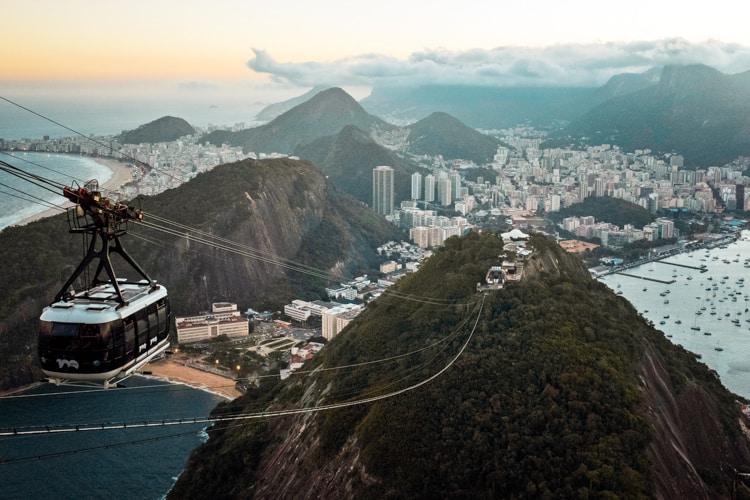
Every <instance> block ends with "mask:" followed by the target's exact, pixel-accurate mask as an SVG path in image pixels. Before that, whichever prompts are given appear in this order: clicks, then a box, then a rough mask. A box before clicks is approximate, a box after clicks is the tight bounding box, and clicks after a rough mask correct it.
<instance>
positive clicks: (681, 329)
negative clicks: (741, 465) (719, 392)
mask: <svg viewBox="0 0 750 500" xmlns="http://www.w3.org/2000/svg"><path fill="white" fill-rule="evenodd" d="M701 266H705V272H701V271H700V270H699V269H695V268H700V267H701ZM625 272H626V273H627V274H630V275H635V276H639V277H641V278H648V279H639V278H635V277H632V276H624V275H622V274H610V275H607V276H604V277H602V278H600V279H601V281H602V282H603V283H605V284H606V285H607V286H609V287H610V288H611V289H612V290H613V291H615V292H616V293H618V294H620V295H621V296H623V297H625V298H626V299H627V300H628V301H629V302H630V303H631V304H633V306H634V307H635V308H636V309H637V310H638V311H639V312H640V313H641V314H642V315H643V316H644V317H645V318H646V319H648V320H650V321H652V322H653V323H654V326H655V327H656V328H657V329H659V330H661V331H662V332H663V333H664V335H666V336H667V337H668V338H669V339H670V340H671V341H672V342H673V343H675V344H678V345H681V346H682V347H684V348H685V349H687V350H689V351H691V352H694V353H696V354H698V355H700V361H701V362H703V363H705V364H706V365H707V366H708V367H709V368H711V369H713V370H715V371H716V373H717V374H718V375H719V378H720V379H721V381H722V383H723V384H724V386H726V387H727V388H728V389H729V390H731V391H732V392H734V393H735V394H738V395H740V396H743V397H746V398H750V232H748V231H743V232H742V237H741V238H740V239H738V240H737V241H736V242H734V243H730V244H728V245H723V246H721V247H717V248H713V249H699V250H694V251H692V252H689V253H682V254H678V255H675V256H672V257H669V258H666V259H664V260H661V261H653V262H650V263H647V264H643V265H641V266H638V267H633V268H630V269H628V270H627V271H625ZM651 280H660V281H662V282H668V283H659V282H657V281H651Z"/></svg>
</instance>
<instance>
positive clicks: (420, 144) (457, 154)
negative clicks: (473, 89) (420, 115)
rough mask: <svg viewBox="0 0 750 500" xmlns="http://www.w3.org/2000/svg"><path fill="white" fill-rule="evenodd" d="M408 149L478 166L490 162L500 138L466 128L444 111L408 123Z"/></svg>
mask: <svg viewBox="0 0 750 500" xmlns="http://www.w3.org/2000/svg"><path fill="white" fill-rule="evenodd" d="M407 128H408V130H409V136H408V137H407V141H408V151H409V152H410V153H412V154H418V155H419V154H428V155H433V156H434V155H438V154H439V155H442V156H443V158H445V159H446V160H454V159H464V160H471V161H473V162H474V163H476V164H477V165H484V164H486V163H489V162H490V161H492V158H493V157H494V156H495V153H496V152H497V147H498V146H499V145H500V144H501V142H500V140H499V139H497V138H495V137H492V136H489V135H484V134H481V133H479V132H477V131H476V130H475V129H473V128H469V127H467V126H466V125H464V124H463V123H461V121H460V120H458V119H456V118H454V117H452V116H450V115H449V114H447V113H432V114H431V115H430V116H428V117H427V118H424V119H422V120H420V121H418V122H417V123H414V124H413V125H409V126H408V127H407Z"/></svg>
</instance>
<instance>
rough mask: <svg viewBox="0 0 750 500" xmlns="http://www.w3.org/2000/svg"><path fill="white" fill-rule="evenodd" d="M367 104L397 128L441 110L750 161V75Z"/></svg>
mask: <svg viewBox="0 0 750 500" xmlns="http://www.w3.org/2000/svg"><path fill="white" fill-rule="evenodd" d="M361 104H362V106H363V107H364V108H365V109H367V110H368V111H369V112H370V113H373V114H375V115H377V116H381V117H383V118H385V119H388V120H391V121H394V122H402V123H408V122H413V121H416V120H420V119H422V118H424V117H426V116H428V115H429V114H431V113H434V112H437V111H442V112H446V113H449V114H450V115H452V116H453V117H455V118H457V119H459V120H461V121H462V122H463V123H465V124H466V125H467V126H470V127H474V128H479V129H500V128H508V127H514V126H517V125H519V124H529V125H533V126H536V127H541V128H546V129H548V130H550V132H551V137H553V138H555V139H559V140H563V141H566V140H567V141H570V142H588V143H589V144H600V143H612V144H617V145H619V146H621V147H623V148H624V149H626V150H634V149H651V150H653V151H655V152H661V153H669V152H673V151H674V152H679V153H680V154H682V155H683V156H684V157H685V161H686V166H687V167H688V168H692V167H705V166H709V165H721V164H724V163H726V162H728V161H731V160H733V159H735V158H737V156H739V155H750V71H748V72H745V73H740V74H737V75H725V74H722V73H720V72H719V71H717V70H715V69H712V68H709V67H708V66H704V65H688V66H667V67H664V68H663V69H662V68H654V69H651V70H649V71H647V72H645V73H641V74H621V75H616V76H614V77H612V78H611V79H610V80H609V81H608V82H607V83H606V84H605V85H603V86H602V87H598V88H563V87H556V88H541V87H540V88H488V87H469V86H437V85H436V86H423V87H418V88H376V89H373V92H372V94H371V95H370V96H369V97H367V98H365V99H363V100H362V102H361ZM561 124H568V125H567V126H566V127H564V128H561V127H560V125H561Z"/></svg>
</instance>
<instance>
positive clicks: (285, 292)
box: [0, 159, 400, 388]
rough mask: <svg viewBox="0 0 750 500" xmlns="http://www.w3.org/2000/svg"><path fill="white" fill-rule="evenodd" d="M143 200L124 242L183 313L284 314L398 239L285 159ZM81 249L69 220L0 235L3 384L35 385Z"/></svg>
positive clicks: (306, 168)
mask: <svg viewBox="0 0 750 500" xmlns="http://www.w3.org/2000/svg"><path fill="white" fill-rule="evenodd" d="M138 203H139V204H140V207H141V208H142V209H143V210H144V211H145V217H144V223H143V224H130V226H129V228H128V234H127V235H126V236H124V237H123V238H122V241H123V245H124V246H125V248H126V249H127V250H128V252H129V253H130V254H131V255H132V256H133V257H134V258H135V260H136V261H137V262H138V263H139V264H140V265H141V266H142V267H143V268H144V269H145V270H146V272H147V273H148V274H149V275H150V276H151V277H152V278H154V279H156V280H158V281H159V282H160V283H162V284H164V285H165V286H166V287H167V289H168V290H169V294H170V301H171V304H172V310H173V312H174V314H176V315H190V314H195V313H197V312H198V311H201V310H207V309H208V308H209V307H210V303H211V302H219V301H230V302H235V303H237V304H238V305H239V306H240V307H241V308H246V307H249V306H252V307H254V308H256V309H258V308H269V309H270V308H273V310H277V309H278V308H279V307H280V306H282V305H283V304H284V303H285V302H286V301H289V300H291V299H293V298H300V297H305V298H308V299H316V298H319V297H320V296H321V295H322V294H323V293H324V290H323V289H324V287H325V286H326V285H327V284H329V280H330V282H334V283H335V282H336V281H337V280H341V279H348V278H351V277H353V276H356V275H359V274H360V273H367V272H369V270H370V269H371V268H376V263H375V262H374V260H375V258H376V248H377V247H378V246H379V245H381V244H382V243H383V242H385V241H388V240H391V239H398V238H400V234H399V233H398V231H397V230H396V229H395V227H394V226H393V225H392V224H390V223H388V222H387V221H385V219H383V218H382V217H378V216H377V215H375V214H374V213H373V212H371V211H370V210H369V209H367V207H365V206H363V205H362V204H361V203H360V202H358V201H356V200H354V199H353V198H351V197H349V196H347V195H344V194H343V193H340V192H338V191H337V190H336V189H335V188H334V187H332V186H331V184H330V183H329V182H328V181H327V180H326V178H325V176H324V175H323V173H322V172H321V171H320V170H319V169H317V168H316V167H314V166H313V165H311V164H310V163H307V162H300V161H294V160H288V159H279V160H263V161H253V160H245V161H241V162H237V163H233V164H228V165H221V166H219V167H216V168H215V169H214V170H212V171H210V172H207V173H204V174H200V175H198V176H197V177H196V178H195V179H194V180H192V181H190V182H188V183H186V184H184V185H182V186H180V187H179V188H177V189H172V190H169V191H167V192H164V193H162V194H160V195H157V196H154V197H151V198H146V199H143V200H139V202H138ZM81 243H82V242H81V236H80V235H71V234H68V225H67V222H66V218H65V216H64V215H60V216H56V217H51V218H48V219H45V220H41V221H38V222H35V223H32V224H29V225H28V226H23V227H13V228H8V229H6V230H5V231H3V232H2V233H0V257H2V259H1V260H0V272H2V273H3V275H4V276H5V279H6V282H5V284H6V286H5V287H3V289H2V290H0V304H1V305H0V358H1V359H3V360H4V361H5V362H4V363H3V365H2V366H3V368H2V372H3V373H0V388H3V387H12V386H17V385H21V384H23V383H27V382H29V381H31V379H33V377H34V373H35V372H34V370H33V367H34V365H35V357H36V334H37V328H38V322H37V319H38V317H39V314H40V313H41V310H42V308H43V307H44V306H45V305H47V304H48V303H49V302H50V301H51V300H52V298H53V296H54V294H55V293H56V292H57V291H58V290H59V288H60V286H61V285H62V284H63V283H64V281H65V280H66V279H67V277H68V276H69V275H70V273H72V271H73V269H74V268H75V266H77V265H78V262H79V261H80V259H82V257H83V255H82V246H81ZM118 259H119V257H117V256H114V259H113V263H114V266H115V270H116V271H117V270H118V269H121V270H122V269H124V270H125V271H124V273H123V274H118V275H119V276H122V277H128V276H129V275H128V273H127V270H128V269H129V267H127V266H123V265H122V262H120V261H119V260H118ZM131 274H132V271H131ZM131 277H132V276H131ZM78 286H80V287H83V286H84V283H80V284H79V285H78Z"/></svg>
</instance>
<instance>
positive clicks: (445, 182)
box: [437, 176, 453, 207]
mask: <svg viewBox="0 0 750 500" xmlns="http://www.w3.org/2000/svg"><path fill="white" fill-rule="evenodd" d="M437 188H438V189H437V190H438V203H440V204H441V205H442V206H444V207H447V206H448V205H450V204H451V203H452V202H453V197H452V191H451V180H450V179H449V178H448V177H447V176H445V177H443V176H441V177H438V186H437Z"/></svg>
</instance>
